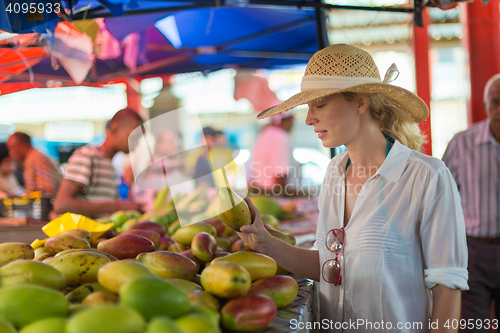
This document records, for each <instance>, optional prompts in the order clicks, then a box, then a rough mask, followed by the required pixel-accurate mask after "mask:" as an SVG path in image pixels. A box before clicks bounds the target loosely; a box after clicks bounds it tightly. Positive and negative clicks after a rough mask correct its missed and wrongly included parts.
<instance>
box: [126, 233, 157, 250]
mask: <svg viewBox="0 0 500 333" xmlns="http://www.w3.org/2000/svg"><path fill="white" fill-rule="evenodd" d="M124 234H127V235H128V234H132V235H137V236H142V237H146V238H147V239H149V240H150V241H152V242H153V244H154V247H155V249H158V248H159V247H160V244H161V236H160V234H158V233H157V232H155V231H151V230H142V229H131V230H129V231H127V232H125V233H124Z"/></svg>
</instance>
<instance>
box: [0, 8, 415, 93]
mask: <svg viewBox="0 0 500 333" xmlns="http://www.w3.org/2000/svg"><path fill="white" fill-rule="evenodd" d="M2 1H3V2H4V3H7V2H11V1H13V0H2ZM24 1H28V0H21V2H24ZM37 1H39V2H40V1H42V0H37ZM0 2H1V1H0ZM61 4H62V5H64V7H65V8H68V9H69V8H71V10H67V11H66V12H65V13H64V14H63V15H62V12H61V13H60V14H59V16H61V17H60V19H61V20H69V21H73V22H77V21H81V20H89V19H100V20H102V19H103V18H104V24H105V28H106V29H107V30H108V31H109V32H110V33H111V35H112V36H113V37H114V38H115V39H116V41H117V42H116V43H115V47H116V44H117V43H119V44H118V45H121V49H120V50H119V54H117V56H116V57H108V58H107V59H99V57H98V56H95V57H94V55H92V57H91V58H88V59H85V61H91V67H92V68H91V69H90V70H89V72H88V75H87V76H86V77H85V79H84V81H83V82H81V83H82V84H100V83H106V82H109V81H113V80H115V79H117V78H119V77H140V76H143V75H148V76H151V75H161V74H170V73H180V72H193V71H213V70H217V69H220V68H224V67H234V68H250V69H252V68H280V67H283V66H290V65H297V64H305V63H307V60H308V59H309V58H310V57H311V55H312V54H313V53H314V52H315V51H317V50H318V49H320V48H322V47H323V46H325V45H327V39H326V18H325V17H326V14H325V13H324V12H323V9H325V8H326V9H328V8H333V7H346V8H348V9H350V8H351V7H353V8H351V9H356V8H358V9H359V7H356V8H354V7H355V6H333V5H327V4H324V3H323V2H322V1H320V0H309V1H298V0H273V1H270V0H215V1H213V0H211V1H208V0H191V1H181V0H179V1H153V0H149V1H148V0H99V1H96V0H91V1H89V0H80V1H78V2H77V1H74V0H64V1H63V2H62V3H61ZM332 6H333V7H332ZM363 8H366V7H363ZM371 9H378V10H385V11H406V12H413V11H414V10H413V8H408V7H404V8H402V7H398V8H392V7H384V8H382V9H381V8H380V7H377V8H375V7H373V8H371ZM44 18H45V19H47V17H44ZM31 20H33V17H31ZM30 22H31V21H30ZM87 22H90V21H87ZM77 26H78V25H77ZM2 28H3V29H5V22H4V21H2V22H0V29H2ZM38 32H39V31H38ZM46 36H47V35H46ZM49 37H50V38H53V36H51V35H50V34H49ZM94 37H95V36H94ZM0 38H1V35H0ZM50 38H48V40H51V41H52V43H53V39H50ZM7 42H8V40H7ZM94 42H95V40H94ZM9 46H10V47H16V45H15V44H13V45H3V47H9ZM32 46H40V45H39V44H38V45H37V44H35V45H32ZM52 46H54V44H52ZM94 49H95V45H94ZM68 52H69V51H68ZM69 53H71V52H69ZM74 53H75V52H73V53H71V54H74ZM45 54H46V55H45V57H44V59H43V60H42V61H40V62H39V63H38V64H37V65H35V66H33V68H32V71H33V73H34V76H31V78H30V75H29V74H28V73H27V72H26V71H25V72H24V73H20V74H19V73H15V74H14V75H11V76H10V77H9V78H7V79H6V78H2V79H3V80H4V81H8V82H26V81H28V80H29V79H33V78H34V81H35V82H45V81H47V80H51V81H53V80H61V82H63V83H64V82H68V83H69V82H70V80H69V78H70V77H69V76H68V74H67V71H65V70H64V68H63V67H64V63H63V66H61V68H59V69H57V66H54V61H51V59H49V57H50V54H51V52H50V50H49V52H46V53H45ZM1 62H3V58H2V57H1V55H0V63H1ZM55 69H57V70H55ZM72 78H73V80H75V79H74V77H72Z"/></svg>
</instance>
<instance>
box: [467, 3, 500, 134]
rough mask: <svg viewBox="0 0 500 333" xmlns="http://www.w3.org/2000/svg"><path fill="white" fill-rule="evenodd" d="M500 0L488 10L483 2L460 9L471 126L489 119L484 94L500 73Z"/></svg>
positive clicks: (489, 5) (468, 111) (468, 4)
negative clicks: (491, 81)
mask: <svg viewBox="0 0 500 333" xmlns="http://www.w3.org/2000/svg"><path fill="white" fill-rule="evenodd" d="M498 6H499V0H491V1H490V2H489V3H488V4H487V5H486V6H484V5H483V4H482V1H474V2H468V3H464V4H461V5H460V10H461V11H460V21H461V22H462V26H463V31H464V36H463V38H462V46H463V48H464V50H465V54H466V57H468V65H469V77H470V86H471V94H470V99H469V100H468V103H467V118H468V122H469V125H470V124H473V123H475V122H478V121H481V120H483V119H485V118H486V112H485V110H484V107H483V90H484V85H485V84H486V82H487V81H488V79H489V78H490V77H491V76H493V75H494V74H497V73H500V28H499V24H500V20H499V16H500V15H499V7H498Z"/></svg>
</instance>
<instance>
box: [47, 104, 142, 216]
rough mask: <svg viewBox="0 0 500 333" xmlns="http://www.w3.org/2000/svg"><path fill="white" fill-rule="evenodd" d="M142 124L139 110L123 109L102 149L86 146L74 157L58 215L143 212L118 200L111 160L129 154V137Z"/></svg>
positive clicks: (58, 202)
mask: <svg viewBox="0 0 500 333" xmlns="http://www.w3.org/2000/svg"><path fill="white" fill-rule="evenodd" d="M142 123H143V120H142V119H141V117H140V116H139V115H138V114H137V113H136V112H135V111H133V110H130V109H123V110H120V111H118V112H117V113H116V114H115V115H114V116H113V118H112V119H111V122H110V125H109V129H107V130H106V139H105V140H104V143H103V144H102V145H101V146H99V147H95V146H83V147H81V148H79V149H77V150H76V151H75V152H74V153H73V154H72V155H71V157H70V158H69V161H68V164H67V166H66V170H65V174H64V179H63V181H62V184H61V188H60V189H59V191H58V193H57V196H56V199H55V202H54V210H55V212H56V213H58V214H63V213H66V212H71V213H77V214H83V215H85V216H89V217H98V216H101V215H105V214H110V213H113V212H115V211H117V210H137V209H139V205H138V204H136V203H133V202H131V201H127V200H118V188H117V187H118V179H117V176H116V172H115V169H114V168H113V165H112V163H111V159H112V158H113V156H115V154H116V153H118V152H124V153H126V154H127V153H128V152H129V136H130V134H131V133H132V131H133V130H134V129H136V128H137V127H139V126H141V125H142Z"/></svg>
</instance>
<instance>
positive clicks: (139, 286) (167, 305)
mask: <svg viewBox="0 0 500 333" xmlns="http://www.w3.org/2000/svg"><path fill="white" fill-rule="evenodd" d="M120 303H121V304H122V305H124V306H127V307H130V308H132V309H134V310H136V311H137V312H139V313H140V314H141V315H142V316H143V317H144V318H145V319H146V320H147V321H149V320H150V319H151V318H153V317H156V316H162V315H164V316H168V317H171V318H177V317H179V316H182V315H183V314H185V313H186V312H187V311H188V310H189V307H190V304H189V297H188V296H187V293H186V292H184V291H183V290H181V289H179V288H177V287H176V286H175V285H173V284H172V283H170V282H169V281H168V280H163V279H161V278H159V277H157V276H145V277H141V278H138V279H135V280H133V281H131V282H128V283H126V284H124V285H123V286H122V287H121V288H120Z"/></svg>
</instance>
